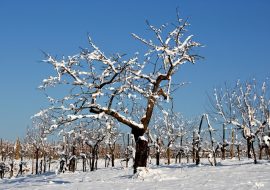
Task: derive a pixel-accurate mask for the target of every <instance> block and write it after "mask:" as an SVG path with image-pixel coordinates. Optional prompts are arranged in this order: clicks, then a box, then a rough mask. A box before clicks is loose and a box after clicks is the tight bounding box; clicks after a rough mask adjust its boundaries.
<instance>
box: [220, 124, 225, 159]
mask: <svg viewBox="0 0 270 190" xmlns="http://www.w3.org/2000/svg"><path fill="white" fill-rule="evenodd" d="M225 132H226V131H225V124H223V144H222V147H221V151H222V156H221V159H222V160H225V157H226V156H225V155H226V154H225V153H226V137H225Z"/></svg>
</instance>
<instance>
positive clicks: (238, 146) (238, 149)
mask: <svg viewBox="0 0 270 190" xmlns="http://www.w3.org/2000/svg"><path fill="white" fill-rule="evenodd" d="M237 153H238V160H239V161H240V145H239V144H238V145H237Z"/></svg>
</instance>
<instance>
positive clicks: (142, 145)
mask: <svg viewBox="0 0 270 190" xmlns="http://www.w3.org/2000/svg"><path fill="white" fill-rule="evenodd" d="M132 134H133V135H134V139H135V142H136V153H135V162H134V173H136V172H137V168H138V167H146V165H147V157H148V152H149V148H148V142H147V141H146V140H145V139H144V138H141V137H142V136H143V135H144V130H142V129H136V130H134V129H133V130H132Z"/></svg>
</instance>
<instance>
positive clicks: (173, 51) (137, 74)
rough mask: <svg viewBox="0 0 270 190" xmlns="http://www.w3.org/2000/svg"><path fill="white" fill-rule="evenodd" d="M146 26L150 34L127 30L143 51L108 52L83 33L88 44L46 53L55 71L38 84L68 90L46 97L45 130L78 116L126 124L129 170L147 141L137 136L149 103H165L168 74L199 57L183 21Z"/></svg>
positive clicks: (140, 159)
mask: <svg viewBox="0 0 270 190" xmlns="http://www.w3.org/2000/svg"><path fill="white" fill-rule="evenodd" d="M147 25H148V27H149V29H150V30H151V31H152V33H153V34H154V35H153V36H154V37H153V39H150V40H147V39H144V38H142V37H139V36H138V35H136V34H132V36H133V37H134V38H135V39H136V40H138V41H140V42H141V43H142V44H143V45H145V47H146V49H147V50H146V52H144V53H143V55H141V54H139V53H135V55H134V56H132V57H130V58H128V57H127V55H126V54H119V53H115V54H113V55H111V56H108V55H106V54H105V53H104V52H103V51H102V50H101V49H100V48H98V46H96V45H95V44H94V42H93V41H92V39H91V38H90V37H89V44H90V49H82V50H81V51H80V52H79V53H77V54H75V55H72V56H67V57H63V58H62V59H57V58H55V57H53V56H51V55H47V56H46V59H45V60H44V62H46V63H48V64H50V65H51V66H53V68H54V70H55V73H56V74H55V75H54V76H49V77H48V78H47V79H44V80H43V84H42V85H41V86H40V88H41V89H46V88H48V87H51V86H53V87H55V86H59V87H60V86H64V87H63V89H64V90H66V89H68V92H67V93H66V94H65V97H63V98H51V97H48V98H49V101H50V102H51V103H52V106H51V107H50V108H48V109H47V111H48V110H50V111H53V112H54V115H55V118H56V119H55V120H54V124H53V125H52V126H51V129H50V130H54V129H57V128H59V127H60V126H62V125H64V124H65V123H70V122H73V121H75V120H78V119H82V118H98V117H100V118H101V117H103V118H108V117H112V118H114V119H115V120H117V121H118V122H120V123H122V124H124V125H126V126H128V127H129V128H131V130H132V134H133V135H134V137H135V140H136V156H135V164H134V169H135V170H134V172H136V168H137V167H141V166H142V167H145V166H146V160H147V152H146V149H147V142H145V141H144V139H145V138H141V137H142V136H143V135H144V134H145V132H146V131H147V130H148V127H149V123H150V120H151V118H152V114H153V111H154V108H155V105H156V104H157V103H159V104H160V105H162V104H166V102H167V101H169V100H170V98H171V92H173V91H174V90H175V89H176V88H178V87H179V85H177V84H175V83H174V80H173V77H174V75H175V74H176V73H177V72H178V70H179V69H180V67H181V66H182V65H183V64H185V63H187V62H190V63H195V61H196V59H198V58H199V56H198V55H197V54H196V53H195V52H194V51H193V50H194V48H195V47H198V46H200V44H199V43H197V42H195V41H193V40H192V38H193V35H188V36H187V35H186V33H187V27H188V26H189V24H188V22H187V21H184V20H182V19H180V18H177V22H176V23H174V24H165V25H162V26H161V27H160V28H157V27H154V26H153V25H151V24H150V23H149V22H147ZM163 99H165V100H167V101H163ZM163 102H164V103H163ZM138 110H139V111H138ZM45 111H46V110H43V111H42V112H45ZM134 112H136V114H134Z"/></svg>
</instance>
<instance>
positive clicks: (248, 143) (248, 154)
mask: <svg viewBox="0 0 270 190" xmlns="http://www.w3.org/2000/svg"><path fill="white" fill-rule="evenodd" d="M250 149H251V142H250V138H247V156H248V158H252V156H251V150H250Z"/></svg>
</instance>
